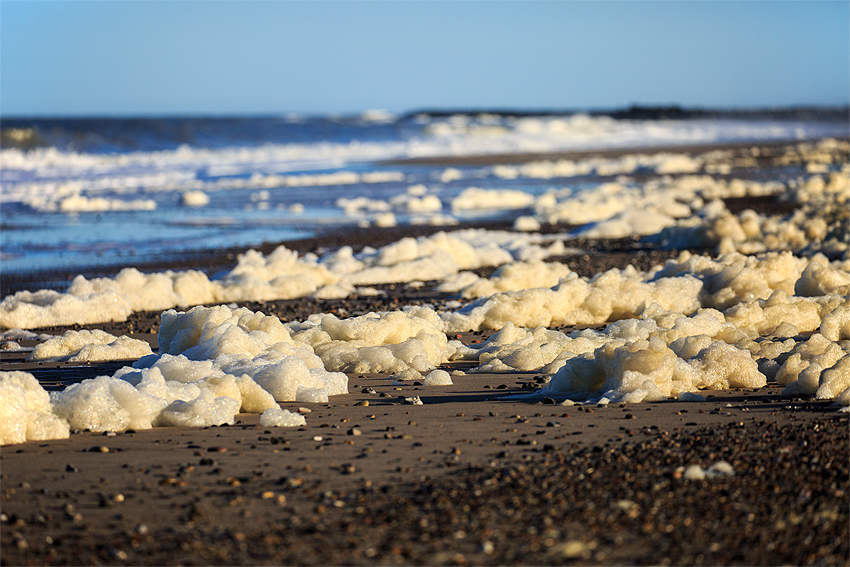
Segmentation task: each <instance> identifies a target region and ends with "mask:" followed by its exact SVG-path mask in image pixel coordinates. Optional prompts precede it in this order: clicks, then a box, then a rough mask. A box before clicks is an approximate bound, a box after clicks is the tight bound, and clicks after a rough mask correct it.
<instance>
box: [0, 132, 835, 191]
mask: <svg viewBox="0 0 850 567" xmlns="http://www.w3.org/2000/svg"><path fill="white" fill-rule="evenodd" d="M485 118H486V117H485ZM834 131H835V132H834ZM843 133H844V132H843V131H840V127H839V126H837V125H823V124H816V123H803V122H766V121H736V120H689V121H675V120H666V121H626V120H613V119H611V118H607V117H589V116H583V115H577V116H573V117H570V118H521V119H509V120H506V121H505V122H504V123H501V124H498V123H493V124H489V123H488V121H487V120H486V119H484V118H479V119H477V120H472V119H470V118H468V117H463V116H454V117H450V118H449V119H448V120H444V121H435V122H433V123H431V124H430V125H429V126H428V127H427V128H426V130H425V134H424V135H420V136H415V137H412V138H410V139H407V140H403V141H401V140H388V141H382V142H359V141H356V140H355V141H352V142H350V143H331V142H320V143H310V144H297V143H292V144H267V145H263V146H257V147H230V148H223V149H202V148H191V147H189V146H181V147H180V148H177V149H175V150H167V151H149V152H129V153H120V154H118V153H116V154H108V155H104V154H91V153H78V152H66V151H60V150H57V149H55V148H44V149H35V150H31V151H27V152H24V151H21V150H18V149H5V150H2V151H0V174H2V189H3V190H2V194H0V203H12V202H27V201H28V200H29V201H32V202H36V203H40V204H42V207H45V206H46V207H47V208H49V206H50V205H43V204H44V203H55V202H58V201H60V200H61V198H64V197H69V196H72V195H85V196H92V195H94V194H99V193H104V192H109V193H118V194H122V193H136V192H140V191H141V192H146V193H153V192H162V191H179V192H186V191H204V192H208V191H220V190H228V189H246V188H247V189H252V188H270V187H311V186H323V185H324V186H328V185H346V184H355V183H385V182H391V181H403V180H404V175H403V174H402V173H400V172H397V171H373V172H370V173H358V172H355V171H349V170H346V168H348V167H350V166H351V164H356V163H363V162H379V161H383V160H390V159H400V158H417V157H435V156H466V155H481V154H497V153H499V154H501V153H508V154H509V153H524V152H556V151H569V150H584V149H599V148H625V147H649V146H658V145H677V144H709V143H715V142H729V141H759V140H774V139H804V138H813V137H821V136H825V135H837V134H843ZM339 169H343V170H342V171H330V172H329V170H339Z"/></svg>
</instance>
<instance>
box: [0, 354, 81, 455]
mask: <svg viewBox="0 0 850 567" xmlns="http://www.w3.org/2000/svg"><path fill="white" fill-rule="evenodd" d="M68 436H69V428H68V424H67V423H66V422H65V421H63V420H62V419H60V418H59V417H57V416H56V415H54V414H53V408H52V406H51V403H50V396H49V395H48V393H47V392H46V391H45V390H44V388H42V387H41V385H40V384H39V383H38V380H36V379H35V378H34V377H33V375H32V374H29V373H27V372H17V371H14V372H0V445H10V444H15V443H24V442H25V441H44V440H48V439H66V438H67V437H68Z"/></svg>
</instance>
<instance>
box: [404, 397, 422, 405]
mask: <svg viewBox="0 0 850 567" xmlns="http://www.w3.org/2000/svg"><path fill="white" fill-rule="evenodd" d="M402 403H404V404H405V405H410V406H421V405H424V404H423V402H422V399H421V398H420V397H419V396H413V397H410V398H402Z"/></svg>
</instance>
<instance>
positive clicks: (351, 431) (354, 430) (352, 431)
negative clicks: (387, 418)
mask: <svg viewBox="0 0 850 567" xmlns="http://www.w3.org/2000/svg"><path fill="white" fill-rule="evenodd" d="M346 433H348V435H354V436H357V435H363V432H362V431H360V430H359V429H357V428H356V427H352V428H351V429H349V430H348V431H347V432H346Z"/></svg>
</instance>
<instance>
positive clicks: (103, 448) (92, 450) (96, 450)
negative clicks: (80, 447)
mask: <svg viewBox="0 0 850 567" xmlns="http://www.w3.org/2000/svg"><path fill="white" fill-rule="evenodd" d="M108 452H109V447H106V446H105V445H100V446H97V447H92V448H90V449H89V453H108Z"/></svg>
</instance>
